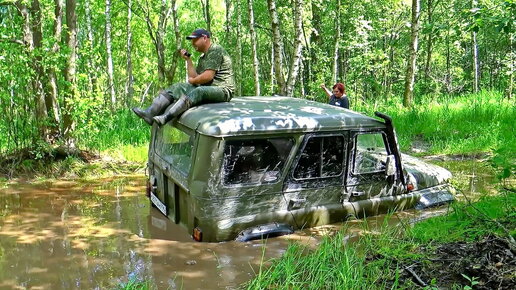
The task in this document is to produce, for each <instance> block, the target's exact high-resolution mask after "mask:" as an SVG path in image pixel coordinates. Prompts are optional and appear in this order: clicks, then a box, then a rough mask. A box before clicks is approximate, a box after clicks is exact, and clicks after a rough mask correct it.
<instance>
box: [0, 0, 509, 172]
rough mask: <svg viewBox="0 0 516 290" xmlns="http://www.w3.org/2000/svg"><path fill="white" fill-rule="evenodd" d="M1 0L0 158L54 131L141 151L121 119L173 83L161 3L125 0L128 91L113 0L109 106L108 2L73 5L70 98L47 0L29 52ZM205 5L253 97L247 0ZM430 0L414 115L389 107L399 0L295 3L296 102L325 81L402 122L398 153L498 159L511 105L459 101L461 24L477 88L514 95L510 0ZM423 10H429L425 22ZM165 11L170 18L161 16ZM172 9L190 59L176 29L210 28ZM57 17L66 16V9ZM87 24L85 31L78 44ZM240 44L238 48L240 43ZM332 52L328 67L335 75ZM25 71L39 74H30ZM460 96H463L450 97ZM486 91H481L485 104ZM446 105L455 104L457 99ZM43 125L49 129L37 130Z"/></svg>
mask: <svg viewBox="0 0 516 290" xmlns="http://www.w3.org/2000/svg"><path fill="white" fill-rule="evenodd" d="M8 2H9V3H8V4H7V5H0V113H1V114H2V116H4V117H3V118H2V120H1V121H0V130H1V132H3V133H5V134H2V136H0V154H1V155H4V154H8V153H10V152H14V151H17V150H21V149H25V148H32V147H33V144H34V143H36V142H40V140H44V142H47V141H48V142H54V141H55V140H53V139H57V143H59V142H67V141H69V140H64V138H65V137H66V138H70V137H71V138H75V139H76V143H78V144H79V145H80V146H84V147H86V148H98V149H100V150H105V149H107V148H110V147H113V146H120V145H129V144H132V145H135V146H140V145H142V144H143V143H144V142H146V141H145V140H146V138H147V137H148V130H146V129H145V126H144V125H143V124H142V123H141V122H139V121H138V120H136V119H135V118H132V116H129V115H130V112H129V108H130V107H132V106H145V105H147V104H148V103H149V102H150V100H151V99H152V98H153V97H154V95H155V94H156V93H157V92H158V91H159V90H160V89H162V88H163V87H164V86H168V85H170V84H169V83H163V80H160V79H159V78H158V74H157V59H158V56H157V49H156V46H155V37H156V34H155V32H156V29H157V25H158V21H159V19H160V13H161V11H162V10H161V7H160V5H150V6H146V5H147V3H146V2H145V3H144V2H141V1H133V9H132V19H131V21H130V23H129V24H130V29H131V32H132V46H131V51H130V56H131V60H132V67H133V69H132V76H133V77H134V83H133V90H134V91H133V93H127V92H126V90H127V87H126V84H127V81H128V79H129V71H128V69H127V60H128V54H127V48H128V44H127V39H128V26H127V18H128V7H127V2H126V1H112V7H111V11H112V17H111V21H112V40H113V41H112V50H113V61H114V78H115V80H114V81H115V84H114V89H115V92H116V103H115V104H111V100H110V96H109V89H110V88H108V77H107V70H106V58H107V51H106V40H105V24H106V16H105V2H103V1H91V0H88V2H87V3H88V4H89V7H90V11H89V14H87V13H86V5H78V6H77V11H76V13H77V19H78V23H79V25H78V29H79V30H78V47H77V49H78V56H79V57H78V58H77V67H76V75H75V77H76V79H77V81H76V84H75V88H76V92H77V94H76V95H74V96H73V97H70V96H69V95H70V92H71V90H72V89H73V87H72V86H70V85H71V84H69V83H67V82H66V81H65V77H64V74H63V71H64V70H65V68H66V67H67V61H68V57H69V54H70V52H71V49H70V48H69V47H68V44H67V43H66V37H65V36H66V29H67V28H66V25H65V26H64V31H63V34H62V35H60V36H59V37H56V36H55V35H54V20H55V16H54V8H55V2H54V1H50V0H41V1H39V2H40V4H41V11H40V12H41V23H33V24H35V25H34V26H33V27H37V24H41V32H42V42H41V45H40V46H39V47H34V49H32V48H30V47H28V46H27V45H25V44H23V41H22V40H23V39H24V34H23V33H24V30H23V25H24V20H25V19H24V18H23V17H22V16H21V15H20V13H19V11H20V10H19V9H18V8H17V7H15V6H14V5H12V4H13V3H14V1H8ZM20 3H22V4H28V3H29V2H27V1H22V2H20ZM167 3H169V1H167ZM203 3H204V2H203ZM209 3H210V7H209V11H210V16H211V22H210V25H211V30H212V32H213V39H214V40H215V42H218V43H220V44H222V45H223V46H224V47H226V48H227V49H228V51H229V52H230V55H232V56H233V61H234V66H235V70H236V73H237V75H241V76H243V77H242V78H241V79H240V80H239V82H238V84H237V85H238V86H240V88H241V91H242V94H243V95H252V94H254V85H255V84H254V80H253V78H252V77H251V76H252V72H253V64H252V62H251V61H250V60H249V58H246V56H248V55H251V41H250V32H249V17H248V14H247V11H248V10H247V8H248V7H247V5H248V2H247V1H223V0H216V1H209ZM339 3H340V4H339ZM432 3H433V4H432V5H434V6H433V7H426V6H425V5H428V4H427V3H423V7H422V10H421V17H420V19H421V22H422V27H423V29H422V30H421V34H420V49H419V58H418V68H419V69H418V75H417V76H416V80H417V82H416V87H415V92H416V97H415V100H416V102H417V103H418V104H417V105H416V108H414V109H413V110H412V111H409V110H406V109H403V108H401V107H400V105H399V104H400V103H401V95H402V93H403V90H404V87H403V78H404V75H405V68H406V55H407V51H408V45H409V42H410V37H409V31H410V29H409V27H407V25H406V23H407V21H409V19H410V5H407V2H406V1H398V0H381V1H350V0H339V1H337V0H332V1H322V0H311V1H305V2H304V15H303V28H304V34H303V43H304V48H303V58H302V59H303V62H302V64H301V65H302V70H301V72H300V76H299V79H298V82H297V84H296V87H295V96H297V97H301V98H307V99H311V100H317V101H321V102H326V101H327V98H326V96H325V95H324V93H323V92H322V91H321V89H320V88H319V85H320V84H321V83H326V84H327V85H331V83H332V82H333V79H334V78H336V80H337V81H339V82H343V83H345V85H346V90H347V93H348V95H349V96H350V98H351V103H352V106H353V108H355V109H359V110H360V109H361V108H366V109H367V110H365V112H367V113H368V114H369V113H370V112H371V110H370V109H372V108H374V109H376V108H380V109H383V108H387V109H386V111H388V112H389V113H391V114H392V115H394V116H396V117H399V118H398V119H397V120H396V122H397V124H398V126H397V127H398V131H399V132H400V140H401V143H402V147H403V148H409V147H410V145H411V144H410V143H411V140H414V137H417V138H420V139H423V141H425V142H432V143H433V144H432V148H431V153H437V152H440V153H460V152H466V151H486V150H491V149H493V150H497V152H498V150H501V151H500V152H501V153H500V154H501V155H504V156H506V155H507V154H510V153H511V152H508V153H506V152H505V151H504V150H503V148H502V147H503V146H502V145H500V144H503V143H504V142H505V141H506V140H508V138H509V137H512V136H514V132H510V131H509V130H506V128H507V127H506V124H507V123H508V122H507V116H510V114H511V113H514V111H513V110H512V111H511V110H509V109H507V108H508V105H509V103H510V101H508V100H506V99H504V100H502V99H501V97H498V95H497V96H496V97H493V96H489V94H491V93H489V91H486V92H484V93H481V94H480V95H478V97H479V100H478V101H475V102H474V104H476V107H474V108H472V107H471V106H469V104H468V102H469V101H470V100H471V98H474V96H464V95H465V94H466V93H468V92H470V91H471V90H472V81H473V80H472V59H471V58H472V54H471V51H472V50H471V41H472V36H471V31H478V34H477V43H478V46H479V48H480V54H479V61H480V63H482V74H481V79H480V87H481V88H485V89H487V90H492V91H493V92H494V91H498V92H503V94H504V95H505V96H510V95H514V90H515V87H516V86H514V84H513V77H511V76H513V75H514V73H515V71H514V59H515V58H516V54H515V52H514V50H513V49H512V46H513V45H514V37H515V33H514V17H515V16H514V15H516V13H514V12H515V10H516V8H515V7H516V6H515V4H514V1H513V0H504V1H492V0H479V1H478V7H473V9H472V7H470V3H469V2H467V1H466V2H464V1H457V0H453V1H448V2H442V1H433V2H432ZM84 4H86V2H85V3H84ZM228 4H231V5H228ZM338 5H340V6H338ZM276 6H277V9H278V13H279V16H280V18H281V19H282V22H281V25H280V26H281V27H280V30H281V34H282V43H281V45H282V46H283V48H284V50H285V51H284V68H285V69H286V70H287V72H288V69H289V65H288V64H289V62H290V60H291V59H292V57H293V53H294V52H293V49H294V47H293V35H294V25H293V22H292V21H293V18H294V17H293V14H294V11H293V9H292V5H291V2H289V1H283V0H276ZM227 8H229V10H228V11H226V9H227ZM254 11H255V21H256V25H255V29H256V31H257V43H258V57H259V62H260V75H261V87H262V94H263V95H272V94H274V93H276V91H277V88H276V85H275V81H274V77H273V73H272V70H271V66H272V63H273V61H272V59H271V50H272V45H273V43H272V35H271V29H270V27H271V23H270V15H269V11H268V7H267V1H254ZM429 11H432V17H430V15H429ZM226 12H227V13H226ZM36 13H37V11H33V10H31V9H29V14H30V15H29V16H30V18H27V19H33V18H34V17H33V16H35V14H36ZM168 15H169V17H171V15H172V14H171V13H170V14H168ZM177 15H178V19H177V21H178V23H179V29H180V31H179V33H180V43H181V46H183V47H186V48H188V49H189V50H191V52H193V53H194V58H197V57H198V56H199V54H198V53H197V52H194V51H193V49H192V48H191V45H190V43H189V41H187V40H185V39H184V36H185V35H186V34H188V33H189V32H190V31H192V30H193V29H194V28H197V27H206V26H207V23H206V19H205V18H204V17H203V16H204V15H203V13H202V3H201V2H200V1H177ZM337 15H340V17H339V19H340V27H339V29H340V32H341V37H340V39H336V31H337V27H336V23H337V22H336V17H337ZM226 16H228V17H226ZM88 17H89V18H88ZM147 17H148V18H147ZM147 19H148V20H149V22H147ZM239 19H240V21H239ZM63 20H64V22H66V17H65V18H64V19H63ZM88 20H91V21H88ZM172 23H173V19H172V18H168V19H167V24H168V26H167V27H166V29H164V31H163V33H164V35H163V40H164V48H165V49H164V55H165V66H166V67H167V68H168V67H170V66H171V64H172V60H173V54H174V52H175V51H176V49H177V48H176V47H175V46H176V39H175V38H176V35H175V31H174V30H173V26H172ZM65 24H66V23H65ZM90 24H91V36H92V39H90V38H89V33H90V31H89V30H88V29H89V27H88V26H89V25H90ZM149 31H152V34H151V33H150V32H149ZM237 32H238V33H237ZM25 36H29V35H25ZM59 38H60V40H59ZM238 41H239V43H240V44H241V51H240V50H238V47H237V42H238ZM56 46H57V47H58V48H59V50H58V51H57V52H55V51H54V48H55V47H56ZM336 46H337V48H338V51H337V55H335V47H336ZM427 57H429V58H427ZM335 58H337V59H336V60H337V62H336V64H337V68H336V71H337V72H336V75H334V73H333V71H332V68H333V63H334V60H335ZM238 59H242V63H238V62H237V60H238ZM427 60H428V61H427ZM36 65H39V66H40V67H41V68H42V71H40V72H38V69H37V66H36ZM50 71H55V72H56V77H57V86H58V88H57V89H58V96H57V100H56V101H57V104H58V111H59V112H60V113H61V119H60V120H55V119H53V118H52V117H54V112H53V110H52V108H51V107H50V106H49V105H48V103H49V102H48V101H49V99H50V91H51V88H50V82H49V81H50V80H49V72H50ZM185 73H186V72H185V67H184V65H183V63H182V62H181V61H180V62H179V64H178V66H177V69H176V71H175V76H174V80H173V81H174V82H177V81H183V80H184V76H185ZM38 82H40V83H41V85H42V87H43V93H44V97H45V98H46V101H47V106H46V113H47V115H48V118H46V117H41V118H42V119H38V118H37V117H36V108H37V105H36V103H37V102H36V101H37V99H38V98H37V97H38V96H37V95H36V93H37V91H36V89H35V87H36V86H37V85H36V84H37V83H38ZM459 95H462V97H457V96H459ZM484 97H487V98H486V99H485V100H484ZM494 99H497V100H498V101H499V102H500V104H501V108H502V109H503V110H502V111H499V110H497V111H494V109H497V108H496V106H497V104H493V103H491V101H492V100H494ZM457 102H459V103H463V105H464V106H462V107H454V106H453V105H455V104H456V103H457ZM486 102H487V103H486ZM466 105H468V106H466ZM471 109H473V110H471ZM65 112H66V113H68V114H70V117H71V119H72V121H74V123H75V127H74V128H72V129H74V130H73V131H74V132H72V134H71V135H70V136H68V135H66V136H65V134H64V133H65V132H64V131H63V130H64V128H65V127H66V126H65V125H66V124H65V118H64V117H63V116H62V115H63V114H64V113H65ZM121 112H127V114H124V113H121ZM472 117H473V118H472ZM45 118H46V119H45ZM489 118H501V119H499V123H498V124H494V123H493V122H494V121H493V122H491V123H489V124H487V122H485V121H486V120H487V119H489ZM423 120H424V123H425V124H427V125H426V126H425V124H420V125H421V126H418V128H413V127H414V126H412V124H413V123H414V122H421V121H423ZM477 120H478V122H477ZM112 122H121V124H113V123H112ZM450 122H456V123H460V126H449V124H450ZM477 123H481V126H480V127H481V128H477V130H476V131H475V128H476V126H477V125H478V124H477ZM484 124H486V125H485V126H482V125H484ZM496 126H498V127H496ZM47 128H51V129H53V130H55V131H57V132H53V133H52V134H49V133H48V132H47V133H45V129H47ZM479 129H482V132H485V131H486V130H492V129H494V130H495V131H496V132H498V134H500V136H498V139H497V141H493V138H492V137H491V136H488V135H487V134H477V133H478V131H479ZM54 133H55V134H54ZM45 134H47V136H44V135H45ZM511 134H512V135H511ZM49 135H50V136H49ZM445 136H448V137H445ZM48 137H52V138H48ZM48 139H51V140H48ZM500 154H498V155H500ZM137 155H138V154H137ZM508 161H509V162H510V160H508ZM493 162H494V163H496V164H498V165H496V166H498V167H500V169H501V170H502V172H505V173H502V175H501V176H504V174H505V175H506V174H507V170H506V169H507V166H505V165H503V164H501V163H500V162H502V163H503V161H500V160H498V159H496V160H494V161H493ZM509 170H510V168H509Z"/></svg>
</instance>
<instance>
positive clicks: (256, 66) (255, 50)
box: [247, 0, 261, 96]
mask: <svg viewBox="0 0 516 290" xmlns="http://www.w3.org/2000/svg"><path fill="white" fill-rule="evenodd" d="M247 7H248V11H249V31H250V32H251V47H252V51H253V73H254V74H253V75H254V94H255V95H256V96H259V95H261V92H260V62H259V60H258V48H257V46H258V45H257V42H258V41H257V39H256V30H255V28H254V26H255V23H254V9H253V0H247Z"/></svg>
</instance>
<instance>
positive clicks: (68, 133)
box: [63, 0, 77, 148]
mask: <svg viewBox="0 0 516 290" xmlns="http://www.w3.org/2000/svg"><path fill="white" fill-rule="evenodd" d="M75 1H76V0H66V24H67V27H68V31H67V33H66V45H67V46H68V48H69V51H70V52H69V54H68V59H67V63H66V68H65V73H64V75H65V80H66V81H67V83H68V84H69V86H68V88H67V90H66V93H65V97H64V113H63V127H64V140H65V144H66V145H67V146H68V147H69V148H75V147H76V144H75V140H74V138H73V136H72V132H73V131H74V130H75V121H74V120H73V116H72V112H73V111H74V102H75V98H76V94H77V88H76V70H77V14H76V6H77V4H76V2H75Z"/></svg>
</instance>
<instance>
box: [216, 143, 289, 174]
mask: <svg viewBox="0 0 516 290" xmlns="http://www.w3.org/2000/svg"><path fill="white" fill-rule="evenodd" d="M293 145H294V141H293V140H292V139H290V138H270V139H254V140H252V139H251V140H228V141H226V146H225V148H224V163H223V164H224V165H223V174H224V184H255V183H261V182H265V183H269V182H275V181H277V180H278V178H279V177H280V176H281V171H282V169H283V167H284V165H285V161H286V160H287V158H288V155H289V153H290V151H291V149H292V146H293Z"/></svg>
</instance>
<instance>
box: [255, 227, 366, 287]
mask: <svg viewBox="0 0 516 290" xmlns="http://www.w3.org/2000/svg"><path fill="white" fill-rule="evenodd" d="M342 239H343V235H342V233H338V234H337V235H336V236H335V237H324V238H323V240H322V243H321V244H320V246H319V248H318V249H317V250H315V251H310V249H309V248H308V247H307V246H304V245H300V244H297V243H294V244H291V245H290V246H289V247H288V248H287V250H286V252H285V254H284V255H283V257H282V258H281V259H277V260H274V261H273V265H272V266H271V267H269V268H266V269H262V270H261V271H260V272H259V273H258V275H257V276H256V278H255V279H253V280H252V281H251V282H250V283H249V284H248V285H247V288H248V289H365V287H366V286H367V284H365V282H366V281H365V280H364V279H363V277H364V276H365V273H364V271H365V270H366V269H365V268H364V267H361V265H363V263H364V258H363V257H361V256H359V255H358V254H357V252H356V251H355V250H354V249H352V248H349V247H346V246H344V245H343V243H342Z"/></svg>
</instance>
